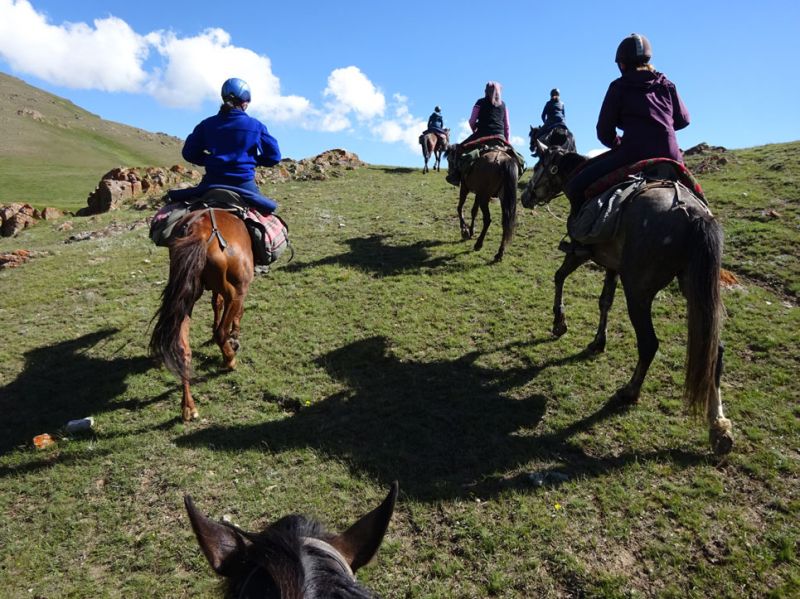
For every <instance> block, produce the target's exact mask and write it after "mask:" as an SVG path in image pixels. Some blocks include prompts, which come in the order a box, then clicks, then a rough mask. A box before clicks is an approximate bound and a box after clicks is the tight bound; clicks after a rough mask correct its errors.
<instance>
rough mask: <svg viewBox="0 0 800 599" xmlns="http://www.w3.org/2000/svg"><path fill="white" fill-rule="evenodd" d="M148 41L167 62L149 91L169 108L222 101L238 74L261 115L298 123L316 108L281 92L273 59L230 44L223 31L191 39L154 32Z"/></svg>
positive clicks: (158, 72) (271, 118) (208, 31)
mask: <svg viewBox="0 0 800 599" xmlns="http://www.w3.org/2000/svg"><path fill="white" fill-rule="evenodd" d="M147 39H148V40H149V41H150V43H152V44H153V46H154V47H155V48H156V49H157V50H158V53H159V54H160V55H161V56H162V57H163V58H164V60H165V62H166V65H165V66H164V68H163V69H159V70H157V71H156V72H154V73H153V76H152V78H151V80H150V82H149V84H148V90H149V91H150V93H151V94H152V95H153V96H154V97H155V98H156V99H158V100H159V101H161V102H162V103H164V104H166V105H168V106H199V105H200V104H201V103H202V102H203V101H205V100H218V99H219V97H220V96H219V94H220V88H221V86H222V82H224V81H225V80H226V79H227V78H228V77H231V76H234V77H240V78H241V79H244V80H245V81H247V83H248V84H249V85H250V89H251V91H252V95H253V101H252V103H251V105H250V110H251V112H252V113H253V114H255V115H257V116H262V117H265V118H268V119H270V120H274V121H297V120H301V119H302V118H303V117H304V115H305V114H306V113H308V112H309V110H310V108H311V102H310V101H309V100H307V99H306V98H302V97H300V96H283V95H281V86H280V80H279V79H278V78H277V77H276V76H275V75H274V74H273V73H272V62H271V61H270V59H269V58H267V57H266V56H261V55H259V54H256V53H255V52H253V51H252V50H248V49H247V48H240V47H238V46H233V45H231V43H230V35H229V34H228V33H227V32H226V31H224V30H222V29H206V30H205V31H203V32H202V33H201V34H199V35H197V36H194V37H186V38H178V37H177V36H175V34H173V33H171V32H154V33H151V34H149V35H148V36H147Z"/></svg>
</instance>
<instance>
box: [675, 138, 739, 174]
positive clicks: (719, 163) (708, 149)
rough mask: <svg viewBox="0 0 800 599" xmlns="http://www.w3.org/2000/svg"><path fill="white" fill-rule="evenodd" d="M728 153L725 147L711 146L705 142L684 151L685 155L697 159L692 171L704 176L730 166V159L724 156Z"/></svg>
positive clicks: (693, 163) (692, 165)
mask: <svg viewBox="0 0 800 599" xmlns="http://www.w3.org/2000/svg"><path fill="white" fill-rule="evenodd" d="M727 151H728V150H727V148H724V147H723V146H710V145H708V144H707V143H705V142H703V143H699V144H697V145H696V146H692V147H691V148H689V149H688V150H684V152H683V155H684V156H685V157H688V158H692V157H695V158H694V160H693V161H692V164H691V169H692V171H693V172H695V173H697V174H699V175H702V174H704V173H713V172H716V171H718V170H720V169H721V168H722V167H723V166H725V165H726V164H728V162H730V159H729V158H728V157H727V156H725V155H724V154H725V153H726V152H727Z"/></svg>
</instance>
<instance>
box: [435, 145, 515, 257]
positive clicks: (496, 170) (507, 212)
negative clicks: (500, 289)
mask: <svg viewBox="0 0 800 599" xmlns="http://www.w3.org/2000/svg"><path fill="white" fill-rule="evenodd" d="M460 152H461V148H460V146H459V145H458V144H453V145H451V146H450V147H449V148H448V149H447V152H446V156H447V160H448V162H451V163H452V162H453V161H456V160H458V159H459V158H458V157H459V154H460ZM518 181H519V163H518V162H517V159H516V158H515V157H514V156H512V155H511V154H509V153H508V152H507V151H506V150H505V149H504V147H503V146H495V147H492V148H489V149H488V150H487V151H485V152H483V153H482V154H481V156H480V158H478V159H477V160H476V161H475V162H474V163H473V164H472V166H471V167H470V168H469V169H468V170H467V172H461V184H460V186H459V192H458V208H457V211H458V222H459V226H460V227H461V238H462V239H471V238H472V236H473V235H474V233H475V218H476V217H477V215H478V208H480V210H481V213H482V216H483V227H482V228H481V232H480V235H478V239H477V241H475V251H478V250H480V249H481V248H482V247H483V240H484V238H485V237H486V231H487V230H488V229H489V225H490V224H491V222H492V217H491V215H490V214H489V200H491V199H492V198H494V197H496V198H499V199H500V206H501V207H502V210H503V239H502V240H501V242H500V249H498V250H497V253H496V254H495V256H494V261H495V262H499V261H500V260H502V259H503V254H505V251H506V246H507V245H508V244H509V243H511V238H512V237H513V235H514V228H515V227H516V224H517V182H518ZM470 192H472V193H474V194H475V201H474V202H473V204H472V218H471V220H470V223H469V226H467V223H466V221H465V220H464V203H465V202H466V200H467V195H468V194H469V193H470Z"/></svg>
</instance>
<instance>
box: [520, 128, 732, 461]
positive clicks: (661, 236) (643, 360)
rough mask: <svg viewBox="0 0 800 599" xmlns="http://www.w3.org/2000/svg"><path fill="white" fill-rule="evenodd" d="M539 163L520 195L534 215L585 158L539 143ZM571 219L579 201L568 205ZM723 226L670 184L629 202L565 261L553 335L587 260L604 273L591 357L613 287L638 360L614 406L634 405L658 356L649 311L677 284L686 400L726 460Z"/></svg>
mask: <svg viewBox="0 0 800 599" xmlns="http://www.w3.org/2000/svg"><path fill="white" fill-rule="evenodd" d="M536 144H537V154H538V156H539V157H540V160H539V162H538V163H537V164H536V166H535V168H534V171H533V177H532V178H531V180H530V182H529V183H528V186H527V187H526V189H525V191H524V192H523V194H522V205H523V206H525V207H526V208H533V207H534V206H535V205H537V204H545V203H547V202H549V201H550V200H552V199H553V198H555V197H556V196H557V195H559V194H560V193H561V192H562V191H563V190H564V187H565V185H566V183H567V182H568V181H569V180H570V178H571V176H572V175H573V174H574V173H575V172H577V169H578V167H579V166H581V165H582V164H583V163H585V162H586V160H587V158H586V157H585V156H581V155H580V154H577V153H575V152H565V151H564V150H562V149H561V148H555V149H553V148H549V147H547V146H546V145H544V144H543V143H541V142H540V141H537V142H536ZM570 204H571V206H570V216H571V217H572V216H575V215H576V214H577V213H578V212H579V210H580V208H581V205H582V202H580V201H577V200H573V199H572V198H570ZM722 245H723V233H722V226H721V225H720V224H719V221H717V219H716V218H714V217H713V216H712V215H711V213H710V211H709V210H708V209H707V207H706V206H705V205H704V204H703V203H702V202H701V201H700V200H699V199H698V198H697V197H696V196H695V195H693V194H692V193H691V192H690V191H689V190H688V188H685V187H683V186H680V185H678V184H670V183H667V184H665V185H655V186H652V187H647V188H645V190H644V191H643V192H641V194H640V195H638V196H637V197H636V198H634V199H632V200H628V203H627V204H626V206H625V209H624V211H623V213H622V216H621V217H620V222H619V225H618V226H617V228H616V232H615V234H614V235H613V237H611V238H610V239H608V240H607V241H602V242H598V243H593V244H591V245H588V246H587V248H588V249H589V251H590V252H591V253H590V255H588V256H581V255H578V254H575V253H570V254H567V255H566V256H565V258H564V262H563V263H562V264H561V267H560V268H559V269H558V271H557V272H556V274H555V286H556V293H555V301H554V303H553V315H554V318H553V330H552V333H553V335H554V336H556V337H560V336H561V335H563V334H564V333H566V332H567V321H566V317H565V316H564V305H563V303H562V294H563V290H564V281H565V279H566V278H567V277H568V276H569V275H570V274H571V273H572V272H573V271H574V270H575V269H576V268H578V267H579V266H580V265H581V264H584V263H585V262H587V261H589V260H592V261H594V262H595V263H596V264H599V265H600V266H602V267H604V268H605V269H606V278H605V284H604V285H603V291H602V293H601V295H600V323H599V324H598V327H597V332H596V334H595V337H594V340H593V341H592V342H591V343H590V344H589V346H588V347H587V348H586V351H587V352H588V353H590V354H595V353H598V352H602V351H604V350H605V346H606V323H607V320H608V312H609V310H610V309H611V305H612V303H613V301H614V293H615V291H616V288H617V281H618V280H619V279H621V280H622V289H623V291H624V292H625V299H626V301H627V305H628V317H629V318H630V321H631V324H632V325H633V328H634V331H635V332H636V345H637V350H638V354H639V361H638V362H637V364H636V369H635V370H634V371H633V375H632V376H631V379H630V381H629V382H628V383H627V384H626V385H624V386H623V387H620V388H619V389H618V390H617V392H616V393H615V394H614V397H613V398H612V401H613V402H614V403H618V404H621V405H625V404H633V403H636V402H637V401H638V400H639V393H640V391H641V388H642V383H643V382H644V378H645V376H646V375H647V371H648V369H649V368H650V364H651V363H652V361H653V358H654V357H655V355H656V351H657V350H658V337H657V336H656V333H655V330H654V328H653V316H652V313H651V308H652V305H653V300H654V299H655V297H656V294H657V293H658V292H659V291H660V290H662V289H663V288H664V287H666V286H667V285H668V284H669V283H670V282H671V281H672V280H673V279H675V278H677V279H678V283H679V286H680V290H681V292H682V293H683V295H684V296H685V297H686V303H687V321H688V323H687V324H688V340H687V343H686V378H685V382H684V399H685V401H686V404H687V406H688V408H689V409H690V411H692V412H693V413H695V414H699V415H703V416H705V418H706V420H707V422H708V427H709V439H710V441H711V446H712V448H713V450H714V452H715V453H717V454H726V453H728V452H730V450H731V448H732V446H733V434H732V432H731V429H732V425H731V421H730V420H728V419H727V418H725V415H724V413H723V411H722V397H721V394H720V388H719V386H720V377H721V376H722V369H723V362H722V355H723V346H722V343H721V330H722V318H723V313H724V310H725V309H724V307H723V305H722V297H721V291H720V271H721V263H722Z"/></svg>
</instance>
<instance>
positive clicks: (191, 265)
mask: <svg viewBox="0 0 800 599" xmlns="http://www.w3.org/2000/svg"><path fill="white" fill-rule="evenodd" d="M181 227H183V228H185V234H184V235H182V236H179V237H176V238H174V240H173V241H171V242H170V246H169V255H170V268H169V278H168V280H167V284H166V286H165V287H164V291H163V293H162V297H161V306H160V307H159V309H158V311H157V312H156V316H155V318H156V324H155V326H154V327H153V334H152V336H151V339H150V352H151V354H152V355H153V356H155V357H156V358H158V359H160V360H162V361H163V363H164V365H165V366H166V367H167V368H168V369H169V370H170V371H171V372H173V373H174V374H175V375H176V376H178V377H180V379H181V384H182V386H183V400H182V403H181V414H182V416H183V419H184V420H187V421H188V420H192V419H194V418H197V416H198V412H197V408H196V407H195V404H194V400H193V398H192V394H191V389H190V386H189V381H190V378H191V361H192V350H191V347H190V346H189V326H190V323H191V315H192V309H193V307H194V304H195V302H197V300H198V299H200V296H201V295H202V294H203V290H204V289H210V290H211V292H212V307H213V310H214V331H213V335H214V340H215V341H216V342H217V345H219V347H220V349H221V350H222V355H223V359H224V363H225V366H226V367H227V368H230V369H233V368H235V367H236V352H237V351H238V349H239V330H240V322H241V318H242V314H243V312H244V299H245V297H246V295H247V291H248V289H249V286H250V282H251V281H252V280H253V250H252V245H251V241H250V235H249V233H248V232H247V228H246V227H245V225H244V223H243V222H242V221H241V219H240V218H238V217H237V216H235V215H233V214H231V213H230V212H228V211H225V210H220V209H213V208H212V209H208V210H206V211H205V212H203V213H201V214H199V215H198V213H196V212H193V213H190V214H188V215H187V216H186V217H185V218H184V219H183V221H181V223H179V224H178V225H177V226H176V230H180V229H181Z"/></svg>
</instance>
